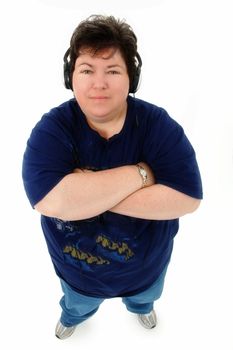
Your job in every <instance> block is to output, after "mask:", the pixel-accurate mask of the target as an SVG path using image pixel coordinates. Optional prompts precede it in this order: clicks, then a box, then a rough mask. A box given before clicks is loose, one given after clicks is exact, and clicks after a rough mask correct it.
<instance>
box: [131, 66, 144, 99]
mask: <svg viewBox="0 0 233 350" xmlns="http://www.w3.org/2000/svg"><path fill="white" fill-rule="evenodd" d="M140 75H141V67H137V70H136V72H135V75H134V77H133V80H132V82H131V84H130V88H129V93H131V94H134V93H135V92H136V91H137V89H138V85H139V80H140Z"/></svg>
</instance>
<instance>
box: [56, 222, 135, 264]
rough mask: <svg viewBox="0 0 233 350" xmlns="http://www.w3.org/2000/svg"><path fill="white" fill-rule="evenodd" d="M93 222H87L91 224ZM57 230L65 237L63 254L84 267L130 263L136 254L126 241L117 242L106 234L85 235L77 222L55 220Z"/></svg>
mask: <svg viewBox="0 0 233 350" xmlns="http://www.w3.org/2000/svg"><path fill="white" fill-rule="evenodd" d="M91 222H92V221H91V220H89V221H88V220H87V221H86V225H87V227H88V223H91ZM54 223H55V225H56V227H57V230H58V231H60V232H61V233H62V234H65V235H64V239H63V242H64V244H63V253H64V254H65V256H66V257H67V258H68V260H70V261H71V262H72V261H73V262H75V261H76V262H78V263H81V264H82V265H83V264H85V265H86V267H87V266H88V265H109V264H111V261H112V262H113V261H126V262H127V261H128V260H130V259H131V258H132V257H133V256H134V255H135V254H134V252H133V250H132V249H131V248H130V246H129V244H128V243H126V241H124V240H122V241H116V240H112V239H111V238H109V237H107V236H106V235H104V234H97V235H92V234H84V233H83V230H82V229H80V226H79V225H78V224H77V222H69V221H63V220H60V219H54Z"/></svg>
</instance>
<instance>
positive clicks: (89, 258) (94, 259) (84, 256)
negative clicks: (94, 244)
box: [63, 246, 110, 265]
mask: <svg viewBox="0 0 233 350" xmlns="http://www.w3.org/2000/svg"><path fill="white" fill-rule="evenodd" d="M63 252H64V253H67V254H70V255H71V256H72V258H74V259H78V260H83V261H85V262H86V263H87V264H96V265H104V264H110V262H109V261H108V260H105V259H102V258H101V257H100V256H94V255H92V254H90V253H84V252H82V251H81V250H79V249H76V248H75V247H72V246H66V247H65V248H64V250H63Z"/></svg>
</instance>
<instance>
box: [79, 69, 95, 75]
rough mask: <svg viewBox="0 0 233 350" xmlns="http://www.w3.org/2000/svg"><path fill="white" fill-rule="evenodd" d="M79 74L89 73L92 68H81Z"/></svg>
mask: <svg viewBox="0 0 233 350" xmlns="http://www.w3.org/2000/svg"><path fill="white" fill-rule="evenodd" d="M80 73H81V74H91V73H92V70H90V69H83V70H81V71H80Z"/></svg>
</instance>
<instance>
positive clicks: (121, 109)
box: [72, 48, 129, 124]
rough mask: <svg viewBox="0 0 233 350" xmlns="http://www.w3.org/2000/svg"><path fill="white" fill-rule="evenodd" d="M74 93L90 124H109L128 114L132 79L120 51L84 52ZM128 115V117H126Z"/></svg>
mask: <svg viewBox="0 0 233 350" xmlns="http://www.w3.org/2000/svg"><path fill="white" fill-rule="evenodd" d="M72 83H73V91H74V95H75V98H76V100H77V102H78V104H79V105H80V107H81V109H82V111H83V113H84V114H85V116H86V118H87V120H88V121H89V123H93V124H98V123H107V122H110V121H114V120H115V119H116V120H117V119H119V118H120V117H121V116H122V117H123V114H125V113H126V108H127V103H126V99H127V96H128V92H129V77H128V73H127V67H126V64H125V61H124V59H123V57H122V55H121V53H120V51H119V50H115V49H112V48H110V49H105V50H102V51H100V52H98V53H97V54H94V55H93V53H92V52H91V51H90V50H89V51H88V50H85V51H84V50H83V51H82V52H81V54H80V55H79V56H78V58H77V59H76V62H75V69H74V73H73V80H72ZM124 116H125V115H124Z"/></svg>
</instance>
